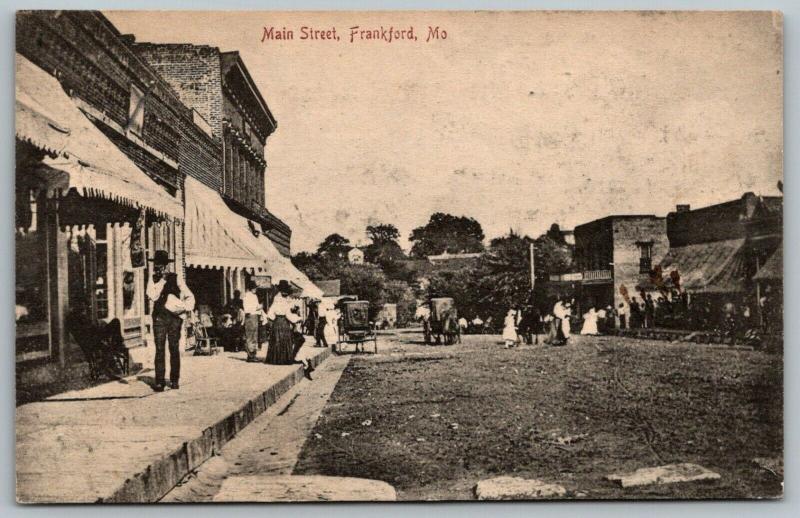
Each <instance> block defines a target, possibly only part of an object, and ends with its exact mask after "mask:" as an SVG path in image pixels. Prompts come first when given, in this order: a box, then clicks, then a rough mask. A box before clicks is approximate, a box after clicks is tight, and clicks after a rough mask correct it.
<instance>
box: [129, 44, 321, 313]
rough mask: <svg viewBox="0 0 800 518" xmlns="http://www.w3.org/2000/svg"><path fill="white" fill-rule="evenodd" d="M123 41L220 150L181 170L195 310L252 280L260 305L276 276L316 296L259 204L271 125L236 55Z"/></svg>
mask: <svg viewBox="0 0 800 518" xmlns="http://www.w3.org/2000/svg"><path fill="white" fill-rule="evenodd" d="M124 38H125V40H126V41H127V42H128V44H129V45H130V47H131V48H132V49H134V50H135V52H136V54H137V55H138V56H139V57H140V58H141V59H142V60H144V61H145V62H147V63H148V64H149V66H151V67H152V68H153V69H155V70H157V71H158V73H159V74H160V75H161V76H162V77H163V78H164V79H165V80H166V81H167V82H168V83H169V84H170V85H171V87H172V88H173V89H174V90H175V91H176V92H177V94H178V95H179V96H180V98H181V100H182V101H183V102H184V103H186V104H187V105H188V106H190V107H191V108H192V110H193V115H194V117H195V119H196V120H198V121H202V124H199V125H198V126H200V127H202V128H203V129H204V131H205V132H206V133H207V134H208V135H209V136H210V138H212V139H213V140H214V141H215V142H217V143H218V146H219V148H220V153H219V155H218V156H219V160H218V161H217V162H214V163H213V165H214V167H213V168H209V167H207V168H204V169H202V170H195V169H189V168H187V170H186V174H187V175H188V177H189V179H187V189H186V202H185V203H186V235H187V240H186V277H187V284H188V285H189V287H190V288H191V289H192V290H193V291H195V292H196V293H199V294H201V295H200V299H198V302H199V304H200V306H201V307H202V310H203V311H206V310H208V311H211V312H215V311H218V310H219V309H221V308H222V307H223V306H224V304H226V303H227V301H229V300H230V299H231V298H232V297H233V296H234V295H235V292H236V291H243V290H244V289H245V287H246V285H247V283H248V282H251V281H253V282H256V283H258V284H259V285H260V286H262V287H263V289H262V290H261V291H260V294H261V296H262V299H263V302H264V303H265V304H266V303H268V300H267V299H268V295H269V290H268V289H267V288H268V287H269V286H271V285H273V284H275V283H276V282H277V281H278V280H281V279H285V280H288V281H290V282H292V283H294V284H295V285H296V286H297V288H298V289H299V290H301V291H302V292H303V295H304V296H307V297H315V298H320V297H321V296H322V292H321V291H320V290H319V289H318V288H317V287H316V286H315V285H314V284H313V283H312V282H311V281H310V280H309V279H308V277H306V276H305V275H304V274H303V273H302V272H300V271H299V270H297V269H296V268H295V267H294V266H293V265H292V264H291V261H290V259H289V257H290V247H291V230H290V228H289V227H288V225H286V224H285V223H283V222H282V221H280V220H279V219H278V218H277V217H275V216H274V215H273V214H272V213H270V212H269V211H268V210H267V209H266V193H265V185H264V181H265V171H266V166H267V162H266V158H265V155H264V148H265V145H266V141H267V138H268V137H269V136H270V135H271V134H272V133H273V132H274V131H275V129H276V128H277V122H276V121H275V118H274V116H273V115H272V112H271V111H270V109H269V107H268V106H267V103H266V101H265V100H264V98H263V97H262V96H261V94H260V92H259V90H258V87H257V86H256V84H255V83H254V81H253V78H252V77H251V76H250V73H249V72H248V70H247V68H246V67H245V65H244V63H243V62H242V59H241V57H240V56H239V53H238V52H221V51H220V50H219V49H218V48H216V47H211V46H205V45H189V44H153V43H137V42H135V39H134V37H133V36H131V35H127V36H125V37H124ZM195 156H196V155H195Z"/></svg>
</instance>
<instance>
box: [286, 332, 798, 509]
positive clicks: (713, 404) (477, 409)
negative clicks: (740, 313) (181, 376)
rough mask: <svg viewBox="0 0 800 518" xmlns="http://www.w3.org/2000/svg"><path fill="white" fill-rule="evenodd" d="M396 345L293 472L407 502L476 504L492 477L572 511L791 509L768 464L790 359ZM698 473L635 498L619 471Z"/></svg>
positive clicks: (628, 345) (608, 341)
mask: <svg viewBox="0 0 800 518" xmlns="http://www.w3.org/2000/svg"><path fill="white" fill-rule="evenodd" d="M421 342H422V338H421V335H420V334H418V333H408V332H399V333H397V334H396V335H395V336H384V337H382V340H381V342H380V346H381V354H380V355H378V356H375V357H372V356H358V357H356V358H354V359H353V361H352V362H351V363H350V365H348V367H347V368H346V369H345V371H344V374H343V376H342V378H341V380H340V381H339V383H338V385H337V387H336V390H335V391H334V394H333V396H332V397H331V400H330V402H329V403H328V405H327V407H326V408H325V410H324V411H323V413H322V415H321V417H320V419H319V421H318V422H317V425H316V426H315V428H314V430H313V432H312V435H311V437H310V438H309V440H308V441H307V442H306V445H305V447H304V449H303V452H302V454H301V456H300V459H299V461H298V463H297V465H296V466H295V469H294V473H295V474H322V475H340V476H355V477H364V478H372V479H378V480H383V481H386V482H388V483H390V484H392V485H393V486H394V487H395V488H396V489H397V492H398V498H399V499H406V500H425V499H472V498H474V495H473V493H472V488H473V487H474V485H475V484H476V483H477V482H478V481H479V480H481V479H484V478H490V477H494V476H500V475H513V476H521V477H530V478H537V479H543V480H545V481H548V482H554V483H558V484H561V485H563V486H564V487H565V488H566V489H567V490H568V493H567V498H570V497H576V496H577V497H586V498H600V499H606V498H642V497H644V498H674V497H677V496H681V497H689V498H723V497H727V498H731V497H748V496H760V497H769V496H776V495H780V494H781V492H782V485H781V482H782V481H781V480H780V478H779V477H777V476H776V475H775V474H773V473H770V472H768V471H765V470H763V469H760V468H757V467H756V466H755V465H754V463H753V458H755V457H775V456H780V455H781V451H782V440H783V437H782V431H781V430H782V423H781V415H782V412H781V409H782V390H781V379H782V359H781V358H780V357H779V356H771V355H767V354H764V353H761V352H753V351H733V350H725V349H715V348H710V347H708V346H699V345H693V344H668V343H665V342H656V341H641V340H631V339H621V338H612V337H580V336H578V337H574V338H573V343H572V345H570V346H568V347H546V346H541V345H540V346H532V347H531V346H523V347H521V348H518V349H512V350H505V349H503V347H502V345H500V343H499V342H500V340H499V337H497V336H465V337H464V339H463V343H462V344H460V345H455V346H449V347H446V346H437V347H430V346H424V345H421ZM673 462H693V463H697V464H700V465H703V466H705V467H707V468H709V469H712V470H714V471H716V472H718V473H720V474H721V475H722V477H721V480H719V481H714V482H709V483H697V484H688V485H686V484H674V485H666V486H649V487H640V488H629V489H624V490H623V489H621V488H619V487H617V486H616V485H614V484H612V483H610V482H608V481H606V480H604V476H605V475H608V474H610V473H616V472H624V471H634V470H636V469H638V468H642V467H650V466H658V465H662V464H668V463H673Z"/></svg>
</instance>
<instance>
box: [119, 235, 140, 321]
mask: <svg viewBox="0 0 800 518" xmlns="http://www.w3.org/2000/svg"><path fill="white" fill-rule="evenodd" d="M119 231H120V238H121V239H120V241H121V254H122V314H123V316H124V317H125V318H133V317H138V316H140V315H141V305H140V303H139V299H140V298H141V297H140V293H139V291H138V289H137V288H138V285H139V279H140V275H141V270H140V269H138V268H134V267H133V261H132V258H131V239H132V234H133V229H132V228H131V227H130V226H129V225H125V226H123V227H121V228H120V229H119Z"/></svg>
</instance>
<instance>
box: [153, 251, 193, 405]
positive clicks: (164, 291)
mask: <svg viewBox="0 0 800 518" xmlns="http://www.w3.org/2000/svg"><path fill="white" fill-rule="evenodd" d="M151 260H152V261H153V277H152V278H151V279H150V283H149V284H148V286H147V298H148V299H150V300H151V301H152V303H153V311H152V315H153V336H154V339H155V343H156V357H155V370H156V383H155V386H154V387H153V388H154V389H155V391H156V392H162V391H163V390H164V385H165V383H164V371H165V367H166V365H165V364H166V358H165V348H166V345H167V342H169V381H170V387H171V388H172V389H178V388H179V380H180V374H181V356H180V338H181V327H183V319H184V318H185V316H186V315H187V314H188V313H189V312H191V311H193V310H194V303H195V300H194V295H193V294H192V292H191V291H190V290H189V288H188V287H187V286H186V284H184V283H183V281H179V280H178V276H177V274H175V273H170V272H168V271H167V267H168V266H169V263H171V262H173V261H174V259H170V258H169V254H168V253H167V251H166V250H156V253H155V255H154V257H153V258H152V259H151Z"/></svg>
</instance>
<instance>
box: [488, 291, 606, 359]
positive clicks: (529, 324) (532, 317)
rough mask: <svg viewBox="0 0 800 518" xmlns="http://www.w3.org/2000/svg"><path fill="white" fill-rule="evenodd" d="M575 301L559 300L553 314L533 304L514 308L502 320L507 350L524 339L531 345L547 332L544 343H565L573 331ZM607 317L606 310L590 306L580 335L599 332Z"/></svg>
mask: <svg viewBox="0 0 800 518" xmlns="http://www.w3.org/2000/svg"><path fill="white" fill-rule="evenodd" d="M574 306H575V302H574V301H573V300H570V299H559V300H557V301H556V302H555V304H554V305H553V309H552V311H551V312H550V313H548V314H546V315H544V316H542V314H541V313H540V312H539V311H538V310H537V309H536V308H535V307H534V306H532V305H527V306H524V307H523V308H522V309H517V308H511V309H509V310H508V313H506V316H505V318H504V321H503V335H502V339H503V343H504V345H505V348H506V349H510V348H513V347H517V346H519V345H520V343H522V342H524V343H526V344H528V345H534V344H538V343H539V335H540V334H545V335H546V336H545V337H544V338H543V340H542V342H543V343H546V344H549V345H566V344H568V343H569V340H570V336H571V334H572V324H571V320H572V319H573V316H572V313H573V308H574ZM607 318H608V312H607V311H606V310H599V311H597V310H596V309H595V308H591V309H590V310H589V311H588V312H587V313H586V314H585V315H584V320H583V327H582V328H581V334H585V335H596V334H599V333H600V328H602V327H603V326H604V324H600V323H599V322H603V323H605V321H606V319H607Z"/></svg>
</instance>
